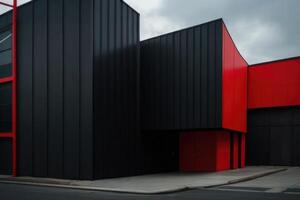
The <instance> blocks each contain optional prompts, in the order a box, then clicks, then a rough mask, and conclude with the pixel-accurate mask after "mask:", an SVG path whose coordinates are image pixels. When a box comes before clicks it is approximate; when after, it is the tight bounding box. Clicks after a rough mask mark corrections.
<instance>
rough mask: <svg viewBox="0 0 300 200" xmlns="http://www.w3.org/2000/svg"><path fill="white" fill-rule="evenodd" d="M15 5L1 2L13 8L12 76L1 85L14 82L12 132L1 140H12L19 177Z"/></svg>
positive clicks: (1, 80)
mask: <svg viewBox="0 0 300 200" xmlns="http://www.w3.org/2000/svg"><path fill="white" fill-rule="evenodd" d="M12 1H13V4H12V5H11V4H8V3H5V2H0V5H2V6H7V7H10V8H12V76H11V77H6V78H2V79H0V84H3V83H7V82H12V90H13V91H12V132H11V133H1V134H0V138H11V140H12V157H13V159H12V162H13V163H12V175H13V176H17V5H18V4H17V0H12Z"/></svg>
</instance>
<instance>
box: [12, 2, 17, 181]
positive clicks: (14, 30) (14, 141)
mask: <svg viewBox="0 0 300 200" xmlns="http://www.w3.org/2000/svg"><path fill="white" fill-rule="evenodd" d="M17 6H18V4H17V0H13V16H12V21H13V23H12V68H13V69H12V76H13V82H12V90H13V92H12V97H13V98H12V101H13V102H12V133H13V138H12V150H13V152H12V154H13V155H12V156H13V163H12V164H13V169H12V174H13V176H17Z"/></svg>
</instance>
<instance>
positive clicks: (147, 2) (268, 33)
mask: <svg viewBox="0 0 300 200" xmlns="http://www.w3.org/2000/svg"><path fill="white" fill-rule="evenodd" d="M5 1H8V2H9V1H10V0H5ZM26 1H28V0H19V2H20V3H23V2H26ZM125 2H127V3H128V4H129V5H131V6H132V7H133V8H135V9H136V10H137V11H138V12H139V13H140V14H141V39H146V38H150V37H153V36H157V35H160V34H163V33H167V32H170V31H175V30H178V29H182V28H185V27H188V26H192V25H197V24H201V23H204V22H207V21H210V20H213V19H217V18H223V19H224V20H225V23H226V25H227V27H228V29H229V32H230V34H231V36H232V37H233V39H234V41H235V43H236V45H237V47H238V49H239V50H240V52H241V54H242V55H243V56H244V57H245V59H246V60H247V61H248V62H249V63H250V64H252V63H257V62H264V61H269V60H274V59H280V58H286V57H292V56H299V55H300V0H125Z"/></svg>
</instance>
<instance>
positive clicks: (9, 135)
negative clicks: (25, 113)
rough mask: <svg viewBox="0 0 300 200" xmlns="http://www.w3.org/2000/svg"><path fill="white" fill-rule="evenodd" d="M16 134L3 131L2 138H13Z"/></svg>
mask: <svg viewBox="0 0 300 200" xmlns="http://www.w3.org/2000/svg"><path fill="white" fill-rule="evenodd" d="M12 137H14V135H13V134H12V133H1V134H0V138H12Z"/></svg>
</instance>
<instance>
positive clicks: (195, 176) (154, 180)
mask: <svg viewBox="0 0 300 200" xmlns="http://www.w3.org/2000/svg"><path fill="white" fill-rule="evenodd" d="M284 170H286V168H284V167H247V168H244V169H237V170H230V171H224V172H216V173H166V174H153V175H143V176H134V177H125V178H114V179H104V180H96V181H73V180H59V179H43V178H31V177H17V178H12V177H3V176H2V177H1V176H0V182H1V183H14V184H16V183H17V184H28V185H39V186H49V187H62V188H73V189H82V190H98V191H110V192H126V193H138V194H159V193H170V192H176V191H181V190H187V189H195V188H208V187H215V186H220V185H226V184H233V183H239V182H243V181H247V180H252V179H255V178H258V177H262V176H266V175H269V174H273V173H277V172H281V171H284Z"/></svg>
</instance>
